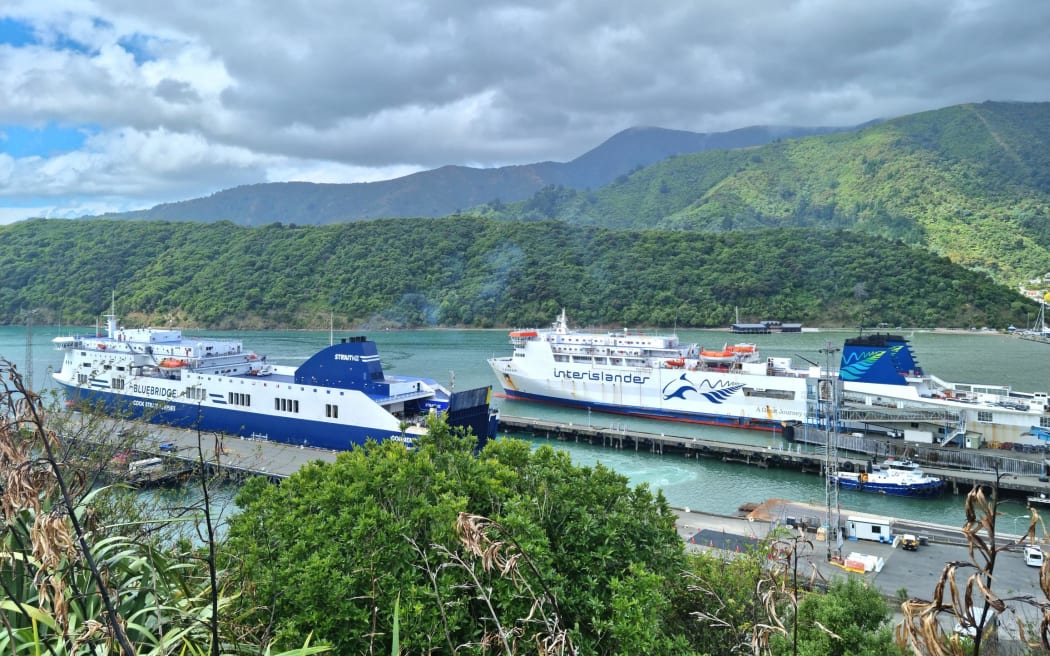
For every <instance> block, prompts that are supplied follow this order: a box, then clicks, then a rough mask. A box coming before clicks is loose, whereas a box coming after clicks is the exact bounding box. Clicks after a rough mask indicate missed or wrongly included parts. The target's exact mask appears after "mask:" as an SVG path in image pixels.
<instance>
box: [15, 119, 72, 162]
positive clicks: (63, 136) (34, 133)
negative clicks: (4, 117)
mask: <svg viewBox="0 0 1050 656" xmlns="http://www.w3.org/2000/svg"><path fill="white" fill-rule="evenodd" d="M90 133H91V130H90V129H87V128H86V127H76V128H68V127H60V126H57V125H51V124H48V125H45V126H44V127H41V128H33V127H26V126H23V125H0V152H2V153H6V154H8V155H10V156H11V157H14V158H16V159H17V158H20V157H32V156H33V155H39V156H41V157H52V156H54V155H59V154H61V153H67V152H70V151H73V150H77V149H78V148H80V147H81V146H83V145H84V139H86V138H87V136H88V135H89V134H90Z"/></svg>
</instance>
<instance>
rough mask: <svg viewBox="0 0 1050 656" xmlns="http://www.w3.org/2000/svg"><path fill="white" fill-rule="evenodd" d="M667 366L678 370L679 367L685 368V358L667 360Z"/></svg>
mask: <svg viewBox="0 0 1050 656" xmlns="http://www.w3.org/2000/svg"><path fill="white" fill-rule="evenodd" d="M667 366H668V367H671V368H672V369H678V368H679V367H684V366H685V358H674V359H672V360H667Z"/></svg>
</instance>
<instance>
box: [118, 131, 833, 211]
mask: <svg viewBox="0 0 1050 656" xmlns="http://www.w3.org/2000/svg"><path fill="white" fill-rule="evenodd" d="M845 129H849V128H825V127H787V126H754V127H749V128H742V129H739V130H731V131H729V132H715V133H700V132H686V131H683V130H667V129H663V128H655V127H648V128H631V129H629V130H624V131H623V132H620V133H618V134H616V135H614V136H612V137H611V138H609V139H608V140H607V141H605V142H604V143H602V144H601V145H599V146H598V147H596V148H594V149H593V150H590V151H588V152H587V153H584V154H583V155H581V156H580V157H577V158H576V159H574V160H572V161H571V162H565V163H562V162H541V163H537V164H523V165H520V166H504V167H500V168H492V169H476V168H469V167H465V166H443V167H441V168H438V169H434V170H432V171H423V172H420V173H415V174H412V175H408V176H404V177H401V178H396V179H394V180H385V181H382V182H369V183H357V184H313V183H309V182H283V183H266V184H255V185H245V186H242V187H235V188H233V189H226V190H223V191H220V192H218V193H215V194H212V195H211V196H208V197H206V198H194V199H189V200H185V201H181V202H178V203H165V204H163V205H157V206H156V207H153V208H151V209H148V210H142V211H138V212H125V213H121V214H114V215H110V216H109V217H108V218H117V219H150V220H167V221H222V220H227V221H232V222H234V223H236V224H238V225H249V226H250V225H265V224H267V223H275V222H282V223H294V224H298V225H324V224H330V223H343V222H348V221H359V220H363V219H374V218H381V217H440V216H447V215H449V214H455V213H458V212H460V211H461V210H463V209H466V208H470V207H475V206H478V205H482V204H485V203H490V202H495V203H496V204H497V205H498V204H499V203H502V202H511V201H517V200H524V199H526V198H529V197H530V196H532V195H533V194H534V193H536V192H537V191H539V190H540V189H543V188H544V187H546V186H549V185H554V186H562V187H566V188H570V189H593V188H597V187H601V186H603V185H606V184H609V183H610V182H612V181H613V180H615V179H616V178H617V177H619V176H621V175H626V174H628V173H630V172H631V171H633V170H637V169H640V168H642V167H645V166H648V165H650V164H652V163H654V162H659V161H660V160H663V159H666V158H668V157H671V156H672V155H679V154H682V153H694V152H700V151H704V150H711V149H721V148H746V147H749V146H756V145H760V144H766V143H769V142H771V141H773V140H775V139H787V138H793V137H801V136H806V135H812V134H827V133H829V132H835V131H839V130H845Z"/></svg>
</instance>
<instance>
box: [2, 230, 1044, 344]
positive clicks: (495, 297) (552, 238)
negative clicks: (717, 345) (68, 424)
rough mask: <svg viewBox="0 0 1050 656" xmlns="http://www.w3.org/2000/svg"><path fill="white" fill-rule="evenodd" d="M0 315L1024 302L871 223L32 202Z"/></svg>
mask: <svg viewBox="0 0 1050 656" xmlns="http://www.w3.org/2000/svg"><path fill="white" fill-rule="evenodd" d="M0 270H3V272H4V277H3V282H2V288H0V321H3V322H4V323H20V322H22V321H24V317H25V312H27V311H29V312H33V313H34V314H33V316H34V322H36V323H41V324H43V323H58V322H61V323H64V324H67V325H68V324H80V325H91V324H93V323H94V319H95V317H96V316H98V314H100V313H102V312H104V311H107V310H108V309H109V307H110V299H111V295H114V294H115V296H116V299H117V308H116V309H117V313H118V314H119V315H121V320H122V322H123V323H125V325H129V326H132V325H141V324H146V323H148V324H152V325H172V324H173V325H180V326H185V327H193V326H198V327H214V328H259V327H287V328H295V327H313V328H322V327H327V325H328V321H329V313H330V312H332V313H334V317H335V322H336V325H337V326H341V327H347V326H350V325H353V326H357V327H366V328H379V327H394V326H475V327H493V326H543V325H547V324H548V323H549V322H550V321H551V320H552V318H553V317H554V316H555V315H556V313H557V312H558V311H559V310H560V309H561V308H562V307H565V308H567V309H569V310H570V311H571V312H572V316H573V317H574V320H575V321H578V322H579V323H580V324H583V325H606V326H614V327H622V326H625V325H626V326H633V327H646V326H671V325H675V324H677V325H678V326H680V327H719V328H724V327H726V326H728V325H729V324H730V323H732V321H733V319H734V309H735V308H739V311H740V318H741V319H742V320H747V321H758V320H762V319H768V318H777V319H781V320H785V321H801V322H804V323H805V324H807V325H811V326H813V325H834V326H857V325H860V324H861V323H863V324H864V325H866V326H875V325H877V324H879V323H885V324H889V325H891V326H898V325H901V326H913V327H923V326H926V327H932V326H947V327H951V326H955V327H970V326H991V327H999V328H1001V327H1005V326H1007V325H1008V324H1010V323H1014V324H1017V325H1024V321H1025V317H1026V314H1027V313H1031V312H1033V309H1034V308H1033V304H1031V303H1030V302H1029V301H1026V300H1025V299H1023V298H1022V297H1021V296H1020V295H1019V294H1017V293H1016V292H1015V291H1012V290H1010V289H1008V288H1005V287H1001V286H997V285H995V284H993V283H992V282H991V281H990V280H989V279H988V278H987V277H986V276H984V275H981V274H978V273H975V272H972V271H968V270H966V269H963V268H961V267H959V266H957V265H954V264H952V263H950V262H949V261H948V260H947V259H945V258H940V257H935V256H931V255H930V254H928V253H927V252H925V251H923V250H921V249H917V248H908V247H905V246H903V245H901V244H900V243H895V242H891V241H887V240H884V239H882V238H879V237H875V236H871V235H862V234H859V233H850V232H842V231H830V230H820V229H767V230H759V231H755V232H751V233H745V232H735V233H726V234H702V233H699V232H690V231H676V232H658V231H625V230H608V229H605V228H600V227H595V226H583V227H581V226H571V225H569V224H566V223H561V222H549V221H548V222H519V223H508V222H498V221H493V220H488V219H482V218H469V217H452V218H447V219H433V220H428V221H419V220H411V219H388V220H377V221H372V222H367V223H348V224H341V225H334V226H307V227H289V226H285V225H282V224H271V225H268V226H263V227H258V228H245V227H240V226H235V225H233V224H231V223H228V222H220V223H210V224H199V223H183V222H174V223H168V222H158V221H105V220H99V221H70V220H54V219H51V220H48V219H38V220H32V221H23V222H20V223H15V224H12V225H6V226H0Z"/></svg>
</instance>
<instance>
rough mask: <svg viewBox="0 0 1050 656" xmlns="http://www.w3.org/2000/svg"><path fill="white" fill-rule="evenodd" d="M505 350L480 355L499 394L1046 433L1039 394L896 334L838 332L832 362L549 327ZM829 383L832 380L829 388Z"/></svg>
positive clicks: (705, 412) (1016, 438) (628, 409)
mask: <svg viewBox="0 0 1050 656" xmlns="http://www.w3.org/2000/svg"><path fill="white" fill-rule="evenodd" d="M510 342H511V345H512V347H513V353H512V354H511V355H510V356H509V357H495V358H491V359H489V365H490V366H491V367H492V369H493V371H495V373H496V377H497V379H498V380H499V383H500V385H501V386H502V388H503V393H504V395H505V396H506V397H508V398H511V399H519V400H533V401H542V402H547V403H556V404H560V405H565V406H573V407H579V408H589V409H592V410H595V411H599V412H610V413H619V414H626V415H634V416H639V417H648V418H654V419H667V420H674V421H687V422H694V423H704V424H714V425H721V426H730V427H739V428H753V429H762V430H776V431H780V430H785V431H791V430H793V426H795V425H801V424H809V425H818V424H820V425H825V424H824V423H823V422H822V420H821V419H820V416H821V412H822V411H823V413H824V414H825V415H826V414H827V413H828V402H829V400H830V399H832V398H834V399H835V400H836V404H837V405H836V408H837V412H838V413H839V415H840V422H841V423H840V428H843V429H864V430H869V431H874V432H884V433H886V434H891V435H894V436H897V437H906V438H907V439H909V440H912V441H916V442H930V443H941V444H946V443H949V442H954V443H956V444H959V445H960V446H967V447H976V446H996V445H999V446H1002V445H1009V444H1018V445H1021V446H1022V447H1024V448H1025V449H1044V448H1045V445H1047V444H1050V430H1040V428H1044V429H1050V402H1048V399H1047V395H1046V394H1043V393H1021V392H1014V391H1013V390H1011V389H1010V388H1009V387H1006V386H1002V385H981V384H968V383H951V382H947V381H944V380H941V379H939V378H937V377H936V376H930V375H926V374H925V373H924V372H923V371H922V368H921V367H920V366H919V365H918V363H917V362H916V360H915V357H914V355H913V353H912V351H911V346H910V344H909V343H908V341H907V340H906V339H905V338H903V337H901V336H897V335H883V334H874V335H863V336H860V337H854V338H849V339H847V340H845V343H844V346H843V348H842V355H841V361H840V363H839V368H838V370H837V371H830V372H829V371H827V370H826V369H824V370H822V368H821V367H819V366H816V365H812V364H807V366H804V367H796V366H794V365H793V363H792V361H791V358H782V357H768V358H763V357H761V356H760V355H759V349H758V348H757V347H755V346H754V345H753V344H741V345H736V346H730V345H728V344H727V345H725V346H724V347H722V348H721V349H716V350H715V351H714V352H713V353H717V357H715V356H714V354H713V353H712V352H711V351H708V350H707V349H704V348H702V347H700V346H698V345H697V344H689V345H685V344H681V343H680V342H679V340H678V337H677V335H674V334H670V335H653V334H646V333H640V332H634V331H629V330H624V331H622V332H621V331H614V332H604V333H600V332H592V331H580V330H575V329H570V328H569V325H568V320H567V318H566V315H565V311H564V310H562V313H561V315H560V316H559V317H558V319H557V320H556V321H555V322H554V323H553V325H552V326H551V328H549V329H543V330H515V331H513V332H511V333H510ZM831 386H835V387H836V389H835V390H832V389H830V387H831Z"/></svg>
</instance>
